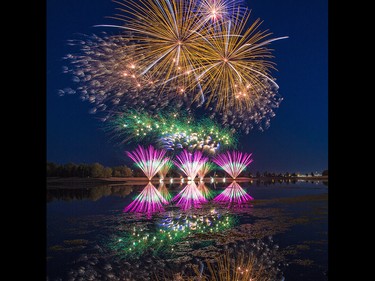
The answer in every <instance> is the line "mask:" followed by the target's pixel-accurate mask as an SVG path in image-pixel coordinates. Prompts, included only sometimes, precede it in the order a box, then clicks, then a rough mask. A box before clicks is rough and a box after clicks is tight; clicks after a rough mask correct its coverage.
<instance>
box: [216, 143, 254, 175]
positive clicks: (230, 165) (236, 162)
mask: <svg viewBox="0 0 375 281" xmlns="http://www.w3.org/2000/svg"><path fill="white" fill-rule="evenodd" d="M251 155H252V153H250V154H248V153H242V152H239V151H235V150H233V151H227V152H226V153H222V154H219V155H217V156H216V157H215V158H214V159H213V161H214V162H215V163H216V164H217V165H219V166H220V167H221V168H222V169H223V170H224V171H226V172H227V173H228V174H229V175H230V176H231V177H232V178H233V179H236V178H237V177H238V176H239V175H240V174H241V172H242V171H243V170H244V169H245V168H246V167H247V165H249V164H250V163H251V162H253V159H251Z"/></svg>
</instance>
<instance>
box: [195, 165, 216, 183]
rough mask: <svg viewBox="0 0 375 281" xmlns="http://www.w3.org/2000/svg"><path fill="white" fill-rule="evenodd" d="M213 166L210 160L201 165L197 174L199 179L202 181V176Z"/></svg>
mask: <svg viewBox="0 0 375 281" xmlns="http://www.w3.org/2000/svg"><path fill="white" fill-rule="evenodd" d="M213 168H214V165H213V164H212V163H210V162H206V163H204V164H203V165H202V167H201V168H200V169H199V170H198V172H197V174H198V177H199V179H200V180H201V181H202V180H203V179H204V177H205V176H206V175H207V174H208V173H209V172H210V171H211V170H212V169H213Z"/></svg>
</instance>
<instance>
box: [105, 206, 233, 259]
mask: <svg viewBox="0 0 375 281" xmlns="http://www.w3.org/2000/svg"><path fill="white" fill-rule="evenodd" d="M171 214H172V216H166V217H165V218H163V219H162V220H161V221H158V223H157V224H156V225H155V228H154V227H151V228H148V227H144V226H140V225H139V223H130V222H129V223H127V224H125V225H124V227H125V228H127V229H126V231H124V232H120V233H116V234H115V235H114V237H112V239H111V240H110V243H109V247H110V248H111V249H112V250H115V251H116V253H117V254H118V255H120V256H122V257H139V256H141V255H142V254H144V253H145V252H146V251H147V250H149V249H150V248H152V249H153V254H156V253H158V252H164V251H171V252H172V253H173V251H174V248H175V247H178V246H177V245H176V243H177V242H180V241H184V239H186V238H187V237H189V236H190V237H193V236H194V235H196V234H200V235H202V234H204V233H219V232H222V231H225V230H227V229H230V228H231V227H233V226H234V225H235V224H236V220H235V219H234V218H233V217H232V216H230V215H228V214H220V213H217V212H215V211H211V212H210V213H208V214H194V215H191V214H181V213H179V214H176V215H175V216H173V213H171ZM172 253H171V254H172Z"/></svg>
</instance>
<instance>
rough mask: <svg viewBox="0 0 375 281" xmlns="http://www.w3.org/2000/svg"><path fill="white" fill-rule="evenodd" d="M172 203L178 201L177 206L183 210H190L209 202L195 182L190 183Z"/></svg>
mask: <svg viewBox="0 0 375 281" xmlns="http://www.w3.org/2000/svg"><path fill="white" fill-rule="evenodd" d="M172 201H177V203H176V205H177V206H180V207H181V208H182V209H183V210H188V209H190V208H191V207H194V208H199V207H200V206H201V203H204V202H207V200H206V198H204V196H203V195H202V193H201V192H200V191H199V189H198V188H197V185H196V184H195V182H194V181H189V182H188V184H187V185H186V186H185V187H184V188H183V189H182V190H181V191H180V192H179V193H178V194H177V195H176V196H175V197H174V198H173V199H172Z"/></svg>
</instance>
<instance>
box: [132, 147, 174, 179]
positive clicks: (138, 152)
mask: <svg viewBox="0 0 375 281" xmlns="http://www.w3.org/2000/svg"><path fill="white" fill-rule="evenodd" d="M126 154H127V155H128V156H129V157H130V158H131V159H132V160H133V161H134V162H135V164H136V165H137V167H138V168H140V169H141V170H142V171H143V173H144V174H145V175H146V177H147V178H148V179H149V180H151V179H152V178H153V177H154V176H155V174H156V173H157V172H158V171H159V170H160V169H161V168H162V167H163V165H164V164H165V163H166V162H167V161H168V160H169V158H164V155H165V150H157V149H155V148H154V147H153V146H152V145H150V146H149V147H148V148H144V147H142V146H140V145H139V146H138V148H136V149H135V150H134V151H132V152H128V151H127V152H126Z"/></svg>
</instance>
